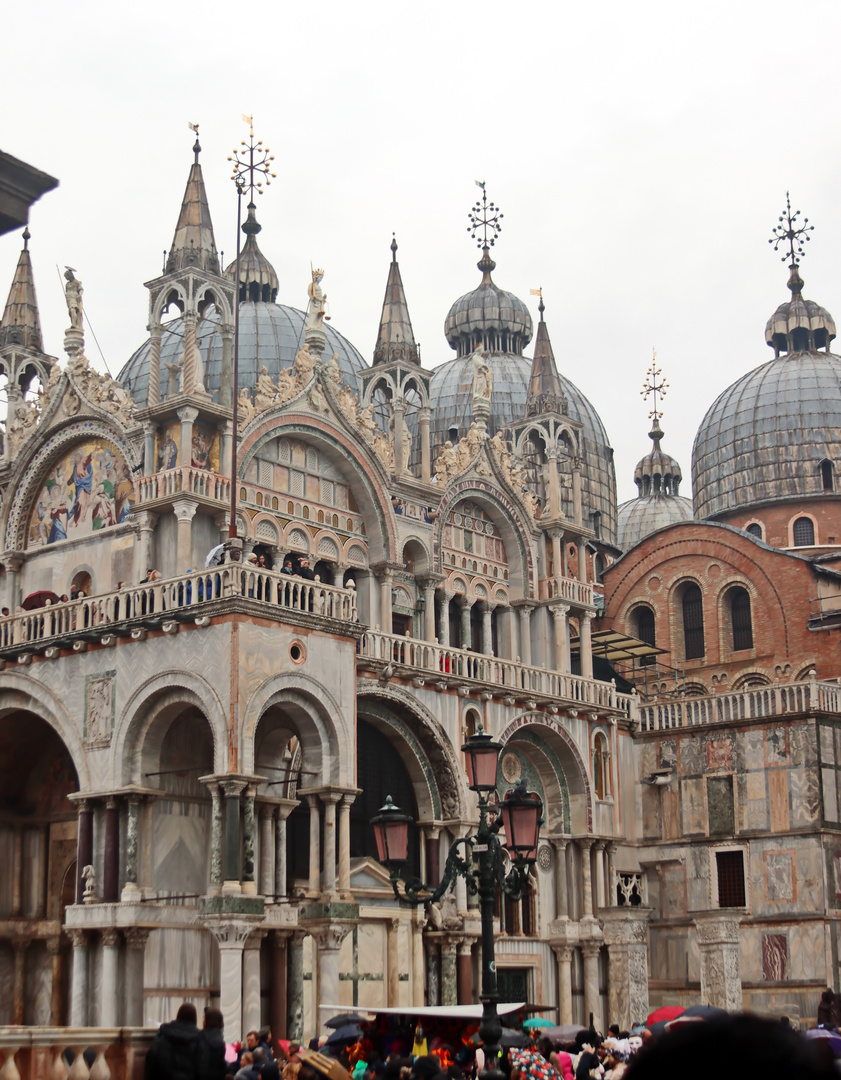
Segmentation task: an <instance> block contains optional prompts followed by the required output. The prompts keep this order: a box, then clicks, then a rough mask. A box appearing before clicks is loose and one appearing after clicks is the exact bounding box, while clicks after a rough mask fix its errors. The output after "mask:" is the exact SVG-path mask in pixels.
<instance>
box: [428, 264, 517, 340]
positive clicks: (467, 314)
mask: <svg viewBox="0 0 841 1080" xmlns="http://www.w3.org/2000/svg"><path fill="white" fill-rule="evenodd" d="M476 265H477V266H478V268H479V269H480V270H481V271H482V281H481V283H480V285H479V287H478V288H476V289H473V291H472V292H469V293H465V294H464V296H460V297H459V298H458V300H456V302H455V303H454V304H453V306H452V307H451V308H450V310H449V312H448V313H447V318H446V319H445V320H444V335H445V337H446V338H447V341H448V342H449V343H450V345H451V346H452V348H454V349H455V350H456V352H457V353H458V355H459V356H468V355H469V354H470V353H472V352H473V350H474V349H475V348H476V347H477V345H483V346H484V347H485V349H486V350H488V351H490V352H501V353H512V354H513V355H514V356H522V354H523V349H524V348H525V347H526V345H528V343H529V342H530V341H531V336H532V321H531V314H530V312H529V309H528V307H527V306H526V305H525V304H524V303H523V301H522V300H520V298H519V297H517V296H515V295H514V294H513V293H510V292H506V291H505V289H500V287H499V286H498V285H497V284H496V283H495V282H494V281H493V279H492V277H491V272H492V271H493V270H495V269H496V263H495V262H494V261H493V259H492V258H491V257H490V253H489V251H488V249H487V248H484V249H483V250H482V258H481V259H480V260H479V262H478V263H477V264H476Z"/></svg>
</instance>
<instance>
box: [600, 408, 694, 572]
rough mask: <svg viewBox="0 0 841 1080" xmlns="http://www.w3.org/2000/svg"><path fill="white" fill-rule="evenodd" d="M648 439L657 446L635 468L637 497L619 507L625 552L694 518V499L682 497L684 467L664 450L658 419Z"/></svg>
mask: <svg viewBox="0 0 841 1080" xmlns="http://www.w3.org/2000/svg"><path fill="white" fill-rule="evenodd" d="M648 437H649V438H650V439H651V440H652V442H653V443H654V445H653V446H652V448H651V450H650V451H649V452H648V453H647V454H646V455H645V457H643V458H641V459H640V460H639V461H638V462H637V467H636V469H634V483H635V484H636V485H637V489H638V494H637V497H636V498H635V499H629V500H628V501H627V502H624V503H622V505H621V506H620V507H619V524H618V528H617V536H616V542H617V544H618V546H619V547H620V548H621V549H622V550H623V551H630V549H631V548H632V547H636V545H637V544H638V543H639V542H640V541H641V540H644V539H645V537H646V536H650V535H651V533H653V532H657V530H658V529H664V528H665V527H666V526H667V525H676V524H678V523H679V522H681V521H691V520H692V517H693V514H692V502H691V500H690V499H687V498H686V497H685V496H684V495H680V494H679V491H680V483H681V480H682V479H683V474H682V473H681V468H680V465H679V464H678V462H677V461H676V460H675V459H674V458H673V457H672V456H671V455H670V454H667V453H665V451H663V450H662V449H661V448H660V440H661V439H662V438H663V431H662V430H661V428H660V424H659V421H658V419H657V417H655V420H654V425H653V427H652V428H651V431H650V432H649V433H648Z"/></svg>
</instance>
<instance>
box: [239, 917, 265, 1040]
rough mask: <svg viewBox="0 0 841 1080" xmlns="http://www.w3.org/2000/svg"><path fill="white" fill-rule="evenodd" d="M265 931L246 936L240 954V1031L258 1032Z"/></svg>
mask: <svg viewBox="0 0 841 1080" xmlns="http://www.w3.org/2000/svg"><path fill="white" fill-rule="evenodd" d="M265 936H266V931H265V930H255V931H253V932H252V933H251V934H249V935H248V938H247V939H246V942H245V947H244V949H243V954H242V1030H243V1032H246V1031H259V1030H260V1027H261V1024H260V944H261V942H262V940H263V938H264V937H265Z"/></svg>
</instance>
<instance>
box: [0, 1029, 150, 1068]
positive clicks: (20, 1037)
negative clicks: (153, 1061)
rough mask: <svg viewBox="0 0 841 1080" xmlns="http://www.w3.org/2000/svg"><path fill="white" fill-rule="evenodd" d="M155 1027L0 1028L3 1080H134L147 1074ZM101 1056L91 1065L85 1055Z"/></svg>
mask: <svg viewBox="0 0 841 1080" xmlns="http://www.w3.org/2000/svg"><path fill="white" fill-rule="evenodd" d="M154 1037H155V1031H154V1030H152V1029H149V1028H69V1027H68V1028H62V1027H16V1026H3V1027H0V1058H2V1065H0V1078H2V1080H134V1078H135V1077H138V1076H142V1075H143V1061H144V1058H145V1057H146V1051H147V1050H148V1049H149V1046H150V1045H151V1043H152V1039H153V1038H154ZM86 1050H91V1051H93V1053H94V1054H95V1055H96V1056H95V1058H94V1060H93V1062H92V1064H91V1065H90V1066H88V1064H87V1062H86V1061H85V1058H84V1052H85V1051H86Z"/></svg>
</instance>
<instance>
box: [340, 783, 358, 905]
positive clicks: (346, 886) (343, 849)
mask: <svg viewBox="0 0 841 1080" xmlns="http://www.w3.org/2000/svg"><path fill="white" fill-rule="evenodd" d="M356 794H357V793H356V792H354V793H353V794H352V795H349V794H347V793H346V794H345V795H343V796H342V800H341V802H340V803H339V893H340V895H341V896H342V898H343V899H351V898H352V897H351V891H350V808H351V806H353V804H354V802H355V800H356Z"/></svg>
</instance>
